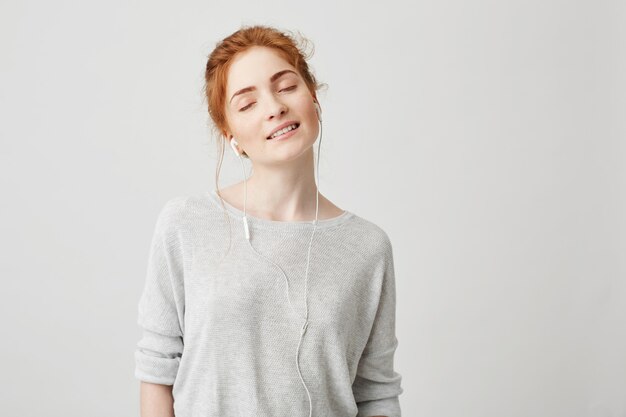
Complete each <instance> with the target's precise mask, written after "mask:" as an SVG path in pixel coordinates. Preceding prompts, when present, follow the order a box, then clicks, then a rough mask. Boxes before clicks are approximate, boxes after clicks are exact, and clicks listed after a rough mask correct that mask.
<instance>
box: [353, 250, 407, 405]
mask: <svg viewBox="0 0 626 417" xmlns="http://www.w3.org/2000/svg"><path fill="white" fill-rule="evenodd" d="M386 244H387V246H386V249H385V256H384V268H383V270H384V276H383V281H382V288H381V291H380V299H379V300H378V309H377V311H376V316H375V318H374V323H373V325H372V329H371V332H370V336H369V339H368V341H367V344H366V346H365V349H364V350H363V353H362V354H361V358H360V360H359V364H358V367H357V374H356V378H355V380H354V383H353V385H352V391H353V393H354V399H355V401H356V404H357V407H358V414H357V417H370V416H387V417H401V410H400V401H399V395H400V394H402V392H403V389H402V387H401V381H402V376H401V375H400V374H399V373H397V372H395V371H394V365H393V362H394V353H395V350H396V348H397V346H398V339H397V337H396V334H395V326H396V285H395V275H394V264H393V252H392V248H391V243H390V242H389V240H388V238H387V240H386Z"/></svg>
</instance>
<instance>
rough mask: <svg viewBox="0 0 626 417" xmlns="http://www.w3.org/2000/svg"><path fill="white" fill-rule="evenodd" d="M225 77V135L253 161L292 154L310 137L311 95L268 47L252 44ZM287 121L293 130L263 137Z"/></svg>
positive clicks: (313, 121) (313, 129)
mask: <svg viewBox="0 0 626 417" xmlns="http://www.w3.org/2000/svg"><path fill="white" fill-rule="evenodd" d="M227 79H228V82H227V86H226V94H227V96H226V119H227V121H228V125H229V127H230V129H231V131H229V132H228V136H227V137H228V139H230V137H231V136H234V137H235V139H236V140H237V143H238V144H239V146H238V148H239V150H240V151H241V150H242V149H243V150H244V151H245V152H246V154H247V155H248V156H249V157H250V159H251V160H252V161H259V162H262V163H270V164H271V163H273V162H279V161H284V160H289V159H293V158H296V157H298V156H300V155H301V154H302V153H304V152H305V151H307V150H308V149H309V148H310V147H311V146H312V145H313V143H315V140H316V138H317V135H318V132H319V125H318V119H317V113H316V111H315V104H314V99H313V96H312V95H311V93H310V92H309V89H308V88H307V86H306V84H305V82H304V80H303V79H302V77H300V75H299V74H298V72H297V71H296V69H295V68H294V67H293V66H291V65H289V64H288V63H287V61H285V60H284V59H283V58H282V57H281V56H280V55H279V54H278V53H277V52H275V51H274V50H273V49H270V48H266V47H259V46H256V47H253V48H250V49H248V50H247V51H245V52H243V53H240V54H239V55H237V56H236V57H235V59H234V61H233V62H232V64H231V66H230V68H229V71H228V74H227ZM248 87H250V88H248ZM292 123H295V124H296V125H297V126H298V127H297V128H296V129H295V130H293V131H291V132H288V133H286V134H284V135H282V136H279V137H277V138H273V139H268V137H269V136H270V135H271V134H272V133H273V132H274V131H276V130H277V129H278V128H282V125H284V124H288V125H289V124H292Z"/></svg>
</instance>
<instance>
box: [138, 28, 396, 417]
mask: <svg viewBox="0 0 626 417" xmlns="http://www.w3.org/2000/svg"><path fill="white" fill-rule="evenodd" d="M205 76H206V85H205V91H206V97H207V102H208V109H209V114H210V116H211V119H212V121H213V123H214V127H215V128H216V130H217V132H218V133H219V140H220V141H221V142H220V144H221V148H220V149H221V157H222V158H223V152H224V148H225V141H229V142H228V146H229V147H231V148H232V150H233V152H234V153H235V155H236V157H237V158H238V159H239V160H240V161H241V166H242V170H243V178H244V181H242V182H239V183H237V184H234V185H231V186H230V187H227V188H226V189H222V190H220V189H219V186H218V182H219V165H220V164H218V172H217V175H216V189H214V190H211V191H210V192H207V193H201V194H197V195H191V196H185V197H183V196H179V197H174V198H172V199H171V200H169V201H168V202H167V203H166V204H165V206H164V207H163V209H162V210H161V213H160V214H159V217H158V220H157V224H156V230H155V233H154V237H153V240H152V246H151V253H150V258H149V264H148V274H147V278H146V283H145V287H144V291H143V294H142V296H141V299H140V302H139V319H138V323H139V325H140V326H141V327H142V329H143V337H142V339H141V340H140V341H139V343H138V346H137V350H136V352H135V358H136V370H135V376H136V377H137V378H138V379H139V380H140V381H142V383H141V410H142V416H143V417H148V416H156V415H159V416H161V415H163V413H164V412H165V411H167V412H168V413H169V414H170V415H174V414H175V415H176V416H177V417H191V416H206V417H208V416H227V417H232V416H242V417H243V416H246V417H248V416H272V417H275V416H285V417H287V416H289V417H293V416H305V415H307V416H309V417H311V416H313V415H315V416H341V417H343V416H346V417H348V416H388V417H398V416H400V415H401V414H400V403H399V399H398V396H399V395H400V394H401V393H402V392H403V389H402V388H401V379H402V377H401V375H400V374H398V373H397V372H395V371H394V369H393V358H394V353H395V350H396V347H397V345H398V340H397V338H396V336H395V278H394V269H393V254H392V247H391V243H390V241H389V238H388V236H387V234H386V233H385V232H384V231H383V230H382V229H381V228H380V227H378V226H377V225H375V224H374V223H372V222H370V221H368V220H365V219H363V218H361V217H359V216H357V215H356V214H354V213H352V212H349V211H347V210H342V209H340V208H339V207H337V206H336V205H335V204H333V203H332V202H331V201H330V200H328V199H327V198H325V197H324V196H322V195H321V194H320V193H319V191H318V189H317V185H316V182H315V179H314V171H315V167H314V148H313V144H314V143H315V141H316V139H317V136H318V134H321V127H322V122H321V107H320V106H319V103H318V100H317V96H316V91H317V90H318V88H319V85H318V84H317V82H316V79H315V77H314V76H313V74H312V73H311V71H310V70H309V68H308V65H307V62H306V59H305V56H304V53H303V52H302V50H301V49H300V48H299V47H298V45H297V42H296V41H295V40H294V39H293V37H291V36H289V35H287V34H285V33H282V32H280V31H278V30H276V29H273V28H270V27H265V26H253V27H245V28H242V29H241V30H239V31H237V32H235V33H233V34H232V35H230V36H229V37H227V38H226V39H224V40H222V41H221V42H220V43H219V44H218V45H217V46H216V48H215V49H214V51H213V52H212V53H211V54H210V56H209V59H208V63H207V67H206V74H205ZM320 141H321V138H320ZM318 154H319V143H318ZM242 158H247V159H249V160H250V162H251V165H252V168H253V174H252V175H251V176H250V178H246V174H245V169H244V163H243V159H242ZM318 176H319V174H318ZM318 183H319V178H318ZM248 199H249V200H250V202H248Z"/></svg>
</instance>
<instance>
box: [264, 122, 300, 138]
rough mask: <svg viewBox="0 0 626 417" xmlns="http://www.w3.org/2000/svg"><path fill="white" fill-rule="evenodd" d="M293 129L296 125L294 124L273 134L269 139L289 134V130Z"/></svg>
mask: <svg viewBox="0 0 626 417" xmlns="http://www.w3.org/2000/svg"><path fill="white" fill-rule="evenodd" d="M295 128H296V124H295V123H294V124H292V125H290V126H287V127H286V128H284V129H281V130H279V131H278V132H276V133H274V134H273V135H272V136H270V139H272V138H275V137H276V136H280V135H282V134H284V133H287V132H289V131H290V130H293V129H295Z"/></svg>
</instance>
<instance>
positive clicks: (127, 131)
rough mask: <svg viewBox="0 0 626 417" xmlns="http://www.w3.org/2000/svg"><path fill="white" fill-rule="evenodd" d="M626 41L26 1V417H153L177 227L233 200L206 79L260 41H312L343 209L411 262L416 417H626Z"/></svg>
mask: <svg viewBox="0 0 626 417" xmlns="http://www.w3.org/2000/svg"><path fill="white" fill-rule="evenodd" d="M625 21H626V6H625V3H624V2H623V1H603V0H600V1H578V2H571V1H564V0H562V1H537V0H533V1H527V0H526V1H522V0H518V1H505V2H495V1H491V2H490V1H474V2H466V1H462V0H457V1H436V2H435V1H432V2H398V1H384V2H374V3H369V4H368V3H365V2H357V1H351V2H338V1H317V2H309V3H300V2H288V1H285V2H280V1H265V2H253V1H247V2H228V1H219V2H216V1H205V2H199V1H189V2H180V3H174V2H164V1H146V0H137V1H133V2H128V1H116V0H113V1H97V2H96V1H82V2H79V1H67V0H59V1H54V2H47V1H41V0H39V1H15V0H11V1H7V0H3V1H2V3H0V48H1V51H0V52H1V53H0V71H1V77H0V110H1V114H2V123H0V138H1V142H0V145H1V146H2V148H1V152H0V184H2V197H1V198H2V204H0V227H1V233H0V250H1V251H2V256H1V260H0V273H1V276H2V281H3V283H4V285H3V291H2V295H3V297H2V299H3V300H2V303H0V309H1V310H0V313H1V317H2V321H3V326H2V328H3V332H4V335H3V337H2V340H3V342H2V343H1V344H0V349H1V350H0V353H1V354H2V358H3V366H2V369H3V378H2V382H0V384H1V385H0V388H1V389H0V396H1V399H2V401H1V403H2V414H3V415H15V416H20V417H30V416H41V415H46V416H81V417H82V416H91V417H98V416H112V415H115V416H134V415H136V416H138V415H139V414H138V413H139V382H138V381H137V380H135V379H134V376H133V372H134V366H135V364H134V357H133V354H134V350H135V345H136V343H137V341H138V340H139V337H140V329H139V327H138V326H137V324H136V316H137V303H138V300H139V296H140V293H141V290H142V287H143V283H144V279H145V273H146V266H147V260H148V251H149V243H150V239H151V235H152V231H153V228H154V225H155V221H156V217H157V214H158V211H159V209H160V208H161V207H162V205H163V204H164V203H165V201H167V200H168V199H169V198H171V197H173V196H177V195H187V194H191V193H196V192H203V191H205V190H209V189H210V188H212V187H213V186H214V178H215V166H216V163H217V151H216V146H215V140H214V138H211V137H210V130H209V129H208V115H207V112H206V109H205V107H204V102H203V100H202V96H201V90H202V83H203V75H204V67H205V64H206V58H207V56H208V54H209V52H210V51H211V49H212V48H213V47H214V46H215V44H216V42H218V41H219V40H220V39H222V38H224V37H225V36H227V35H228V34H230V33H232V32H234V31H235V30H237V29H239V28H240V26H241V25H242V24H255V23H259V24H269V25H275V26H277V27H278V28H280V29H283V30H299V31H300V32H301V33H302V34H304V35H305V36H306V37H307V38H308V39H310V40H311V41H312V42H313V44H314V47H315V50H314V54H313V57H312V58H311V60H310V63H311V66H312V68H313V70H314V71H315V74H316V75H317V77H318V78H319V80H320V81H321V82H325V83H327V84H328V89H327V90H326V91H325V92H323V93H321V94H320V102H321V105H322V108H323V115H324V125H323V140H322V151H321V160H320V190H322V192H323V193H324V194H325V195H327V196H328V197H329V198H330V199H331V200H332V201H333V202H335V204H337V205H338V206H340V207H342V208H345V209H347V210H350V211H352V212H354V213H356V214H358V215H360V216H362V217H364V218H367V219H369V220H371V221H373V222H375V223H377V224H378V225H380V226H381V227H382V228H384V229H385V230H386V231H387V233H388V234H389V236H390V238H391V241H392V245H393V248H394V258H395V265H396V282H397V308H398V310H397V337H398V340H399V347H398V350H397V354H396V362H395V366H396V370H397V371H398V372H399V373H400V374H401V375H402V376H403V388H404V393H403V394H402V395H401V397H400V402H401V406H402V410H403V415H404V416H405V417H409V416H416V417H417V416H428V417H458V416H464V417H503V416H506V417H625V416H626V378H625V376H624V375H626V260H625V259H626V257H625V255H626V221H625V213H626V168H625V165H626V140H625V137H626V135H625V133H626V122H625V120H624V119H625V115H626V98H625V97H626V94H625V93H626V82H625V74H626V57H625V54H624V51H626V30H625V25H624V22H625ZM315 147H316V149H317V144H316V145H315ZM227 151H228V152H227V153H226V155H225V161H224V165H223V170H222V173H223V174H222V177H221V179H220V184H221V185H222V186H226V185H228V184H230V183H234V182H238V181H240V180H242V178H241V170H240V168H241V167H240V165H239V162H238V161H237V160H236V159H235V158H234V156H233V155H232V153H231V152H229V150H228V149H227Z"/></svg>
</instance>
